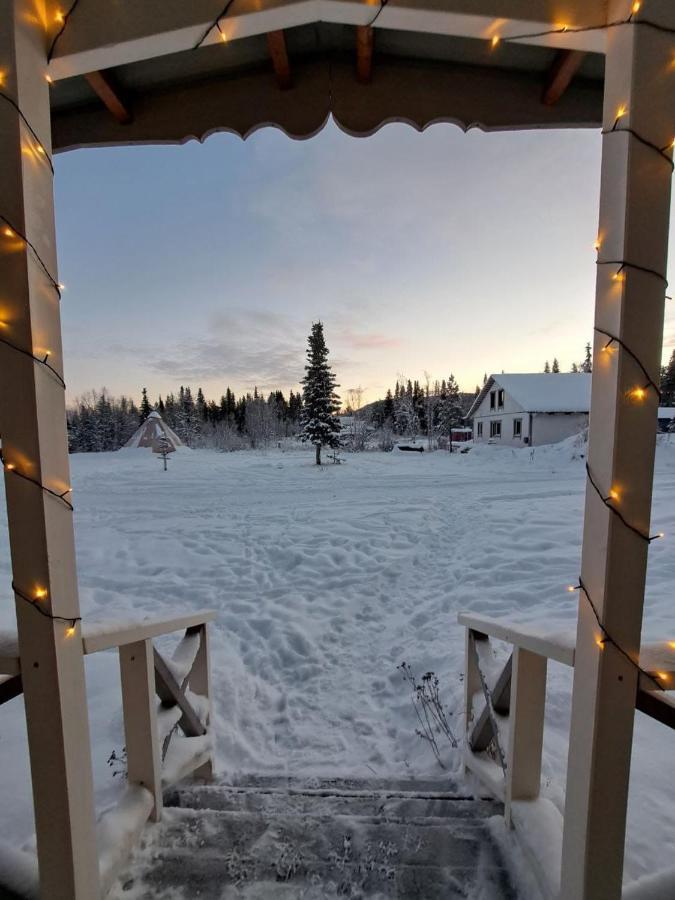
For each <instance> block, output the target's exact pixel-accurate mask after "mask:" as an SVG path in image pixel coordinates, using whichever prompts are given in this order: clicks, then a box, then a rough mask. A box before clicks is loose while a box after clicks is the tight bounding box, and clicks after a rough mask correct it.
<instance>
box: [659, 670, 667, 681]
mask: <svg viewBox="0 0 675 900" xmlns="http://www.w3.org/2000/svg"><path fill="white" fill-rule="evenodd" d="M656 674H657V675H658V676H659V678H660V679H661V681H668V678H669V676H668V673H667V672H657V673H656Z"/></svg>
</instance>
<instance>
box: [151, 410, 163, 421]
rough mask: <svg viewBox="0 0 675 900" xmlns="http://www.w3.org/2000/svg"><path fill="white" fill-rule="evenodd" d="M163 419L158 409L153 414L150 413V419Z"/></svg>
mask: <svg viewBox="0 0 675 900" xmlns="http://www.w3.org/2000/svg"><path fill="white" fill-rule="evenodd" d="M161 418H162V417H161V416H160V414H159V413H158V412H157V410H156V409H153V411H152V412H151V413H148V419H161Z"/></svg>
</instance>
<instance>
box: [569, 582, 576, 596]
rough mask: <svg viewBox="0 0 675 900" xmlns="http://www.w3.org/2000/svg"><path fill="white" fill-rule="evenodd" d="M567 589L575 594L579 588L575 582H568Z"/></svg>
mask: <svg viewBox="0 0 675 900" xmlns="http://www.w3.org/2000/svg"><path fill="white" fill-rule="evenodd" d="M567 590H568V591H569V593H570V594H573V593H574V592H575V591H576V590H577V588H576V587H575V586H574V585H573V584H568V585H567Z"/></svg>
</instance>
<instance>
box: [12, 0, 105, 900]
mask: <svg viewBox="0 0 675 900" xmlns="http://www.w3.org/2000/svg"><path fill="white" fill-rule="evenodd" d="M44 10H45V5H43V4H36V3H33V2H30V0H5V2H3V3H2V5H1V6H0V75H1V81H0V90H1V91H2V93H3V96H1V97H0V215H2V216H3V219H4V220H0V433H1V435H2V453H3V458H4V462H5V473H4V474H5V489H6V496H7V511H8V521H9V535H10V547H11V555H12V572H13V579H14V590H15V600H16V617H17V627H18V634H19V650H20V656H21V670H22V678H23V689H24V695H25V704H26V719H27V728H28V743H29V751H30V763H31V775H32V782H33V801H34V807H35V827H36V835H37V847H38V862H39V867H40V890H41V896H42V897H44V898H49V900H74V898H75V900H93V898H96V897H98V895H99V878H98V857H97V850H96V833H95V820H94V801H93V786H92V768H91V751H90V744H89V725H88V716H87V706H86V692H85V680H84V662H83V653H82V640H81V636H80V625H79V621H77V619H78V617H79V601H78V595H77V578H76V570H75V547H74V537H73V522H72V512H71V510H70V509H69V507H68V505H67V504H66V503H64V502H63V501H62V500H61V499H59V498H58V497H56V496H53V495H52V494H50V493H48V492H47V491H45V490H42V488H41V487H40V485H44V486H45V487H47V488H49V489H50V490H52V491H54V492H55V493H56V494H61V493H62V492H64V491H66V490H67V489H68V488H69V486H70V475H69V469H68V451H67V439H66V423H65V394H64V389H63V386H62V384H61V383H60V380H59V377H58V376H57V375H55V374H54V372H52V371H50V369H48V368H47V367H46V366H45V365H42V364H40V363H39V362H37V361H36V360H34V359H33V358H32V357H31V354H34V355H35V356H36V357H38V359H42V360H46V361H48V363H49V365H50V366H52V367H53V369H54V370H55V372H57V373H61V372H62V358H61V326H60V316H59V297H58V292H57V290H56V288H55V285H54V284H53V283H52V280H51V279H52V278H54V279H55V278H56V247H55V233H54V207H53V192H52V173H51V169H50V160H49V154H50V150H51V135H50V117H49V86H48V84H47V82H46V79H45V74H46V43H47V38H48V36H47V25H48V24H49V25H50V26H52V27H51V28H50V30H53V23H51V22H49V23H48V22H46V21H45V20H44V19H41V18H40V16H41V11H42V14H44V15H50V16H51V15H52V13H49V14H48V13H46V12H44ZM14 104H16V106H18V108H19V109H20V111H21V113H22V114H23V117H25V118H22V116H21V115H20V114H19V113H18V112H17V109H16V108H15V106H14ZM22 235H23V236H24V237H26V238H27V239H28V241H30V243H31V244H32V248H31V247H29V246H28V244H27V242H26V240H24V239H23V237H22ZM40 260H41V262H40ZM47 273H49V274H47ZM47 353H48V354H49V355H48V356H47ZM21 476H25V477H21ZM27 479H32V480H27ZM35 482H37V484H36V483H35ZM68 497H70V495H68ZM54 616H61V617H63V619H59V618H53V617H54ZM69 620H70V621H69Z"/></svg>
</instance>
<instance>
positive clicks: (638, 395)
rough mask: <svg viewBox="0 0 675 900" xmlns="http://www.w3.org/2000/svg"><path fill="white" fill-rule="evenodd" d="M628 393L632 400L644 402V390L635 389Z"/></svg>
mask: <svg viewBox="0 0 675 900" xmlns="http://www.w3.org/2000/svg"><path fill="white" fill-rule="evenodd" d="M630 393H631V397H633V399H635V400H644V398H645V393H646V391H645V389H644V388H641V387H636V388H635V389H634V390H632V391H631V392H630Z"/></svg>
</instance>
